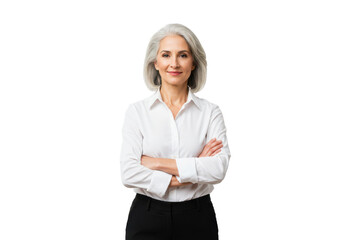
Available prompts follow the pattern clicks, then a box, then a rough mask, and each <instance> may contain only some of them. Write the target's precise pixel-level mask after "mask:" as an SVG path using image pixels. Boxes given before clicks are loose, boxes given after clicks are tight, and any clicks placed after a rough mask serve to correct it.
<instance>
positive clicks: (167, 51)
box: [160, 50, 189, 53]
mask: <svg viewBox="0 0 343 240" xmlns="http://www.w3.org/2000/svg"><path fill="white" fill-rule="evenodd" d="M162 52H167V53H169V52H170V51H168V50H162V51H161V52H160V53H162ZM181 52H188V53H189V51H187V50H181V51H179V53H181Z"/></svg>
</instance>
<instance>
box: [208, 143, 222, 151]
mask: <svg viewBox="0 0 343 240" xmlns="http://www.w3.org/2000/svg"><path fill="white" fill-rule="evenodd" d="M222 147H223V144H219V145H216V146H214V147H212V148H211V149H210V152H211V153H213V152H215V151H217V150H218V149H219V148H222Z"/></svg>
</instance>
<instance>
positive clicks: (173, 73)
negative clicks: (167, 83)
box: [168, 72, 182, 76]
mask: <svg viewBox="0 0 343 240" xmlns="http://www.w3.org/2000/svg"><path fill="white" fill-rule="evenodd" d="M168 73H169V74H170V75H172V76H177V75H180V74H181V73H182V72H168Z"/></svg>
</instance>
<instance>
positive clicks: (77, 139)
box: [0, 0, 343, 240]
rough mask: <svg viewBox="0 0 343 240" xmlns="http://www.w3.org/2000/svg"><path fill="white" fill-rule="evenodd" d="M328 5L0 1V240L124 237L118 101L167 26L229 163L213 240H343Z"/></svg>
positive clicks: (334, 26)
mask: <svg viewBox="0 0 343 240" xmlns="http://www.w3.org/2000/svg"><path fill="white" fill-rule="evenodd" d="M340 4H341V3H340V1H330V0H326V1H324V0H322V1H305V0H288V1H272V0H270V1H266V0H262V1H245V0H240V1H225V3H224V1H206V2H202V1H126V2H125V3H123V1H121V2H116V1H99V0H98V1H76V0H68V1H63V0H62V1H61V0H60V1H15V0H14V1H1V3H0V34H1V37H0V79H1V83H0V158H1V161H0V239H2V240H10V239H35V240H40V239H42V240H46V239H49V240H55V239H58V240H60V239H63V240H69V239H71V240H75V239H82V240H88V239H94V240H98V239H101V240H106V239H124V233H125V226H126V220H127V215H128V211H129V207H130V205H131V202H132V199H133V197H134V193H133V191H132V189H128V188H125V187H124V186H123V185H122V183H121V179H120V169H119V156H120V147H121V128H122V123H123V118H124V113H125V110H126V108H127V106H128V104H129V103H132V102H135V101H138V100H141V99H143V98H145V97H147V96H150V95H151V94H152V93H153V92H151V91H149V90H148V89H147V88H146V86H145V83H144V80H143V75H142V72H143V60H144V56H145V51H146V47H147V44H148V42H149V40H150V37H151V36H152V35H153V34H154V33H155V32H156V31H157V30H159V29H160V28H162V27H163V26H165V25H166V24H168V23H181V24H184V25H185V26H187V27H189V28H190V29H191V30H192V31H193V32H194V33H195V34H196V35H197V36H198V38H199V40H200V41H201V43H202V45H203V47H204V49H205V51H206V54H207V61H208V78H207V83H206V86H205V88H204V89H203V90H202V91H201V92H199V93H197V96H199V97H202V98H205V99H207V100H209V101H211V102H213V103H216V104H218V105H219V106H220V108H221V110H222V112H223V114H224V118H225V122H226V126H227V134H228V140H229V146H230V150H231V153H232V158H231V160H230V166H229V170H228V173H227V176H226V178H225V179H224V181H223V182H222V183H221V184H219V185H217V186H216V188H215V190H214V192H213V193H212V194H211V196H212V200H213V203H214V206H215V209H216V213H217V219H218V225H219V234H220V239H222V240H226V239H231V240H243V239H244V240H245V239H247V240H251V239H263V240H269V239H270V240H275V239H278V240H283V239H287V240H289V239H301V240H303V239H325V240H326V239H330V240H336V239H337V240H342V239H343V230H342V226H343V207H342V202H343V195H342V192H343V191H342V188H343V186H342V183H343V176H342V170H343V153H342V150H343V148H342V146H343V128H342V122H343V116H342V103H343V97H342V90H343V89H342V87H341V86H340V84H341V83H342V81H343V71H342V66H343V57H342V56H343V47H342V46H343V44H342V43H343V33H342V29H343V24H342V23H343V14H342V12H343V8H342V5H340Z"/></svg>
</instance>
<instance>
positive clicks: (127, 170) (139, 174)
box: [120, 104, 172, 197]
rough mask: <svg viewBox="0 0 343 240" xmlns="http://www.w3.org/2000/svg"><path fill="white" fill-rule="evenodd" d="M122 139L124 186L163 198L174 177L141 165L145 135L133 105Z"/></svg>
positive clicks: (130, 106) (121, 162) (128, 111)
mask: <svg viewBox="0 0 343 240" xmlns="http://www.w3.org/2000/svg"><path fill="white" fill-rule="evenodd" d="M122 137H123V142H122V147H121V154H120V167H121V179H122V183H123V184H124V186H126V187H128V188H143V189H146V190H147V191H148V192H151V193H153V194H156V195H157V196H160V197H163V195H164V194H165V193H166V191H167V189H168V186H169V184H170V181H171V178H172V175H170V174H168V173H165V172H162V171H154V170H151V169H149V168H147V167H145V166H143V165H141V157H142V152H143V135H142V133H141V131H140V129H139V116H138V113H137V111H136V109H135V106H134V105H133V104H130V105H129V107H128V109H127V110H126V113H125V118H124V124H123V128H122Z"/></svg>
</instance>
